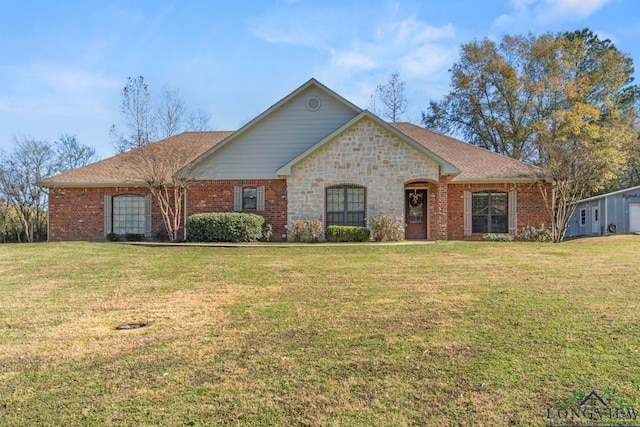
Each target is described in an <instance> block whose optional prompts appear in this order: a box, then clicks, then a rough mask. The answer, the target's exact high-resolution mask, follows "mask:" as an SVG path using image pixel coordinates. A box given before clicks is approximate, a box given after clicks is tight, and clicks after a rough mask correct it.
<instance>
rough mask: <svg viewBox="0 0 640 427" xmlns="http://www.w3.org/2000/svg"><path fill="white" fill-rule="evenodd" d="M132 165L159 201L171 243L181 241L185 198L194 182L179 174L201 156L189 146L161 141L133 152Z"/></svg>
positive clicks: (157, 201)
mask: <svg viewBox="0 0 640 427" xmlns="http://www.w3.org/2000/svg"><path fill="white" fill-rule="evenodd" d="M130 154H131V166H132V168H133V169H134V170H135V171H136V173H137V174H138V175H139V178H140V179H142V181H144V182H145V183H146V184H147V186H148V188H149V192H150V193H151V195H152V197H153V198H154V199H155V201H156V203H157V205H158V207H159V208H160V213H161V215H162V221H163V223H164V226H165V229H166V231H167V235H168V237H169V240H170V241H172V242H175V241H177V240H178V231H179V229H180V226H181V225H182V215H183V206H184V198H185V195H186V191H187V188H188V187H189V185H191V184H192V183H193V181H194V180H193V179H192V178H190V177H187V176H181V175H179V174H178V172H179V171H180V170H181V169H182V168H183V167H184V166H185V165H186V164H188V163H189V162H190V161H191V160H193V159H194V158H195V157H196V156H197V155H198V154H200V153H199V152H198V151H197V150H196V148H195V147H190V146H189V145H182V146H178V145H171V144H170V141H168V140H165V141H160V142H158V143H156V144H152V145H148V146H145V147H142V148H139V149H137V150H133V151H132V152H131V153H130Z"/></svg>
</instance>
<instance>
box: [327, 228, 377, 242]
mask: <svg viewBox="0 0 640 427" xmlns="http://www.w3.org/2000/svg"><path fill="white" fill-rule="evenodd" d="M324 235H325V237H326V238H327V241H329V242H366V241H367V240H369V237H370V236H371V230H369V229H368V228H367V227H353V226H347V225H330V226H329V227H327V229H326V230H325V232H324Z"/></svg>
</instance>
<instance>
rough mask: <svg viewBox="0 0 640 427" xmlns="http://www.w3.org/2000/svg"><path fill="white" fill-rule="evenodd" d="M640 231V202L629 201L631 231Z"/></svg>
mask: <svg viewBox="0 0 640 427" xmlns="http://www.w3.org/2000/svg"><path fill="white" fill-rule="evenodd" d="M637 232H640V203H629V233H637Z"/></svg>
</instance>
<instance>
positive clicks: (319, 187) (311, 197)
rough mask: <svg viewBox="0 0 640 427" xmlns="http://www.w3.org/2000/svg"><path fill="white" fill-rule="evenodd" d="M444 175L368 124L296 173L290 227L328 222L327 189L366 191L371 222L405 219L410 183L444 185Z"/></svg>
mask: <svg viewBox="0 0 640 427" xmlns="http://www.w3.org/2000/svg"><path fill="white" fill-rule="evenodd" d="M439 175H440V169H439V165H438V163H436V162H435V161H434V160H432V159H430V158H429V157H427V156H426V155H425V154H424V153H422V152H420V151H418V149H416V148H413V147H411V146H410V145H409V144H407V143H406V142H405V141H402V140H401V139H399V138H398V137H396V136H395V135H394V134H392V133H391V132H389V131H387V130H385V129H384V128H382V127H381V126H379V125H377V124H376V123H374V122H373V121H372V120H370V119H368V118H364V119H362V120H361V121H360V122H358V123H356V124H355V125H353V126H352V127H351V128H350V129H348V130H346V131H345V132H343V133H342V134H340V135H338V136H337V137H336V138H334V139H333V140H331V141H327V142H326V143H325V144H324V145H323V146H322V147H321V148H319V149H318V150H316V151H314V152H313V153H311V154H310V155H308V156H307V157H305V158H304V159H302V160H301V161H300V162H298V163H297V164H295V165H294V166H293V167H292V168H291V175H290V176H289V177H288V180H287V181H288V183H287V186H288V190H287V192H288V204H287V217H288V221H289V222H291V221H294V220H305V219H322V220H323V222H324V220H325V218H324V216H325V213H324V212H325V189H326V188H328V187H333V186H338V185H356V186H362V187H365V188H366V194H367V200H366V211H365V216H373V215H377V214H386V215H390V216H392V217H404V188H405V183H407V182H410V181H424V182H435V183H438V181H439V177H440V176H439ZM435 188H436V187H435V186H434V187H433V189H435ZM445 191H446V189H445ZM436 193H437V191H436Z"/></svg>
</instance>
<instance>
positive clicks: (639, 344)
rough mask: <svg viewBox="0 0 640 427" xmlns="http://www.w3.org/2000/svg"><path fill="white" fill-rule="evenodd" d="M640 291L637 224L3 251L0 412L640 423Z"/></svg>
mask: <svg viewBox="0 0 640 427" xmlns="http://www.w3.org/2000/svg"><path fill="white" fill-rule="evenodd" d="M639 289H640V236H616V237H609V238H594V239H584V240H577V241H573V242H568V243H563V244H534V243H463V242H444V243H437V244H433V245H407V246H377V245H366V246H349V245H345V246H344V247H327V246H323V245H313V246H310V247H302V248H300V247H286V248H280V247H249V248H198V247H161V248H159V247H153V248H152V247H140V246H128V245H118V244H107V243H102V244H101V243H46V244H34V245H27V244H21V245H0V333H1V335H0V425H2V426H25V425H36V424H37V425H38V426H48V425H50V426H54V425H55V426H116V425H129V426H141V425H175V426H211V425H256V426H258V425H260V426H261V425H286V426H289V425H335V426H373V425H376V426H378V425H394V426H395V425H400V426H401V425H425V426H426V425H429V426H431V425H433V426H448V425H461V426H465V425H477V426H485V425H486V426H493V425H499V426H502V425H523V426H530V425H532V426H546V425H551V424H554V425H559V424H564V425H567V424H573V425H640V413H639V414H638V420H635V419H634V416H635V415H634V414H635V411H636V408H640V298H639V297H638V293H639V292H638V291H639ZM130 322H146V323H148V326H147V327H145V328H142V329H136V330H116V329H115V327H116V326H117V325H119V324H122V323H130ZM592 391H595V392H596V393H597V394H598V396H600V397H601V398H602V403H600V401H598V400H597V399H596V398H595V397H594V398H591V399H585V398H584V397H585V396H588V395H589V393H591V392H592ZM580 392H582V393H584V395H583V394H580ZM576 393H577V394H576ZM574 397H575V399H574V400H573V401H571V399H572V398H574ZM582 401H584V402H582ZM581 403H583V404H581ZM603 403H604V404H606V406H605V405H603ZM562 405H564V406H562ZM588 422H590V424H589V423H588Z"/></svg>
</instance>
